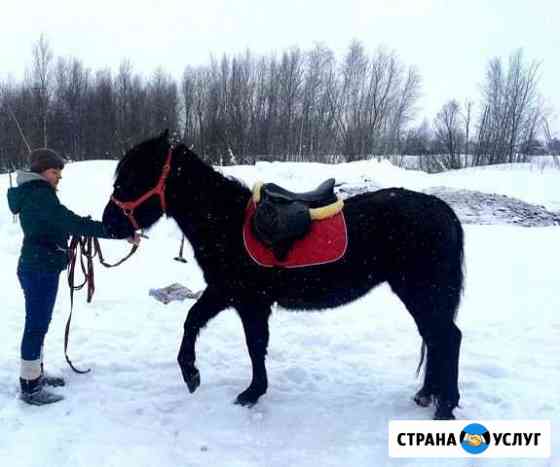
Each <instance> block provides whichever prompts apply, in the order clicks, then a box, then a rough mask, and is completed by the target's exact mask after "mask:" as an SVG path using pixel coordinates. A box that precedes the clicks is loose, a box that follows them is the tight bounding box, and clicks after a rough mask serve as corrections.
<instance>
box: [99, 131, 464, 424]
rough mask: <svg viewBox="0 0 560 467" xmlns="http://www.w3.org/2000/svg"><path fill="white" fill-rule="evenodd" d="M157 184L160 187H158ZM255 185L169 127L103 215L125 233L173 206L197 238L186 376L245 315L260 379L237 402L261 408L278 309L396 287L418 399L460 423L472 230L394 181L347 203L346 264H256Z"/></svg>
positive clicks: (128, 171) (140, 152)
mask: <svg viewBox="0 0 560 467" xmlns="http://www.w3.org/2000/svg"><path fill="white" fill-rule="evenodd" d="M154 187H155V188H154ZM250 197H251V190H249V189H248V188H247V187H246V186H245V185H243V184H242V183H240V182H239V181H237V180H235V179H231V178H227V177H225V176H223V175H222V174H220V173H218V172H217V171H215V170H214V169H213V168H212V167H210V166H209V165H207V164H206V163H204V162H203V161H202V160H201V159H200V158H199V157H197V156H196V155H195V154H194V153H193V152H192V151H190V150H189V149H188V148H187V147H186V146H184V145H183V144H179V145H177V146H176V147H171V145H170V143H169V141H168V135H167V132H164V133H162V134H161V135H160V136H159V137H156V138H153V139H150V140H147V141H145V142H143V143H141V144H138V145H137V146H135V147H133V148H132V149H131V150H129V151H128V153H127V154H126V155H125V157H124V158H123V159H122V160H121V161H120V163H119V165H118V167H117V170H116V176H115V183H114V192H113V196H112V197H111V200H110V201H109V203H108V204H107V206H106V208H105V212H104V214H103V222H104V223H105V224H106V225H107V226H109V227H110V228H111V229H112V230H114V231H115V232H121V233H122V232H130V230H131V228H132V226H134V228H136V229H138V228H148V227H150V226H152V225H153V224H154V223H155V222H156V221H157V220H158V219H160V218H161V217H162V215H163V214H164V213H165V214H166V215H167V216H168V217H172V218H173V219H174V220H175V221H176V222H177V224H178V225H179V227H180V228H181V230H182V231H183V233H184V234H185V235H186V237H187V238H188V240H189V242H190V243H191V245H192V247H193V250H194V255H195V258H196V261H197V262H198V264H199V266H200V267H201V269H202V271H203V273H204V278H205V280H206V283H207V287H206V289H205V290H204V292H203V293H202V295H201V296H200V298H199V299H198V301H197V302H196V303H195V304H194V305H193V306H192V308H191V309H190V310H189V312H188V315H187V318H186V321H185V325H184V336H183V340H182V343H181V348H180V351H179V355H178V363H179V365H180V367H181V371H182V374H183V378H184V380H185V382H186V384H187V386H188V388H189V391H190V392H191V393H192V392H194V391H195V390H196V389H197V388H198V386H199V384H200V373H199V371H198V369H197V368H196V366H195V343H196V339H197V336H198V334H199V332H200V330H201V329H202V328H203V327H204V326H205V325H206V324H207V323H208V321H209V320H211V319H212V318H214V317H215V316H216V315H217V314H218V313H220V312H221V311H222V310H224V309H226V308H228V307H233V308H234V309H235V310H236V311H237V313H238V314H239V316H240V318H241V322H242V323H243V329H244V331H245V337H246V342H247V347H248V350H249V355H250V357H251V362H252V367H253V377H252V381H251V384H250V385H249V387H248V388H247V389H246V390H245V391H243V392H241V393H240V394H239V395H238V396H237V399H236V403H238V404H241V405H245V406H252V405H254V404H255V403H256V402H257V401H258V399H259V397H260V396H262V395H263V394H264V393H265V392H266V390H267V386H268V381H267V373H266V367H265V356H266V353H267V346H268V339H269V328H268V318H269V316H270V313H271V305H272V304H273V303H274V302H277V303H278V304H280V305H281V306H282V307H285V308H288V309H300V310H301V309H324V308H332V307H336V306H339V305H343V304H345V303H348V302H351V301H352V300H355V299H357V298H358V297H361V296H363V295H364V294H366V293H367V292H368V291H369V290H371V289H372V288H373V287H375V286H377V285H379V284H380V283H382V282H385V281H386V282H388V283H389V285H390V286H391V289H392V290H393V292H394V293H395V294H396V295H397V296H398V297H399V298H400V299H401V300H402V302H403V303H404V305H405V306H406V308H407V309H408V311H409V312H410V314H411V315H412V317H413V318H414V321H415V322H416V325H417V327H418V330H419V332H420V335H421V336H422V339H423V343H424V345H423V346H422V358H421V360H420V364H419V367H418V369H420V368H421V366H422V364H423V362H424V356H425V351H426V349H427V355H426V361H425V363H426V365H425V377H424V384H423V386H422V388H421V389H420V390H419V391H418V393H417V394H416V395H415V397H414V400H415V401H416V403H417V404H419V405H421V406H428V405H429V404H430V403H432V402H434V404H435V407H436V411H435V418H436V419H452V418H454V416H453V409H454V408H455V407H456V406H457V404H458V401H459V390H458V360H459V347H460V343H461V331H460V330H459V329H458V328H457V326H456V325H455V322H454V320H455V316H456V313H457V309H458V306H459V301H460V296H461V292H462V286H463V265H462V263H463V230H462V227H461V224H460V222H459V220H458V218H457V216H456V215H455V213H454V212H453V210H452V209H451V208H450V207H449V206H448V205H447V204H446V203H444V202H443V201H442V200H440V199H438V198H436V197H434V196H430V195H426V194H423V193H417V192H414V191H409V190H404V189H398V188H391V189H383V190H379V191H375V192H370V193H363V194H359V195H357V196H353V197H351V198H348V199H346V200H345V204H344V211H343V212H344V216H345V219H346V224H347V232H348V248H347V250H346V252H345V254H344V256H343V257H342V258H341V259H339V260H338V261H337V262H334V263H329V264H323V265H318V266H311V267H304V268H295V269H286V268H277V267H273V268H266V267H262V266H259V265H258V264H256V263H255V262H254V261H253V260H252V258H251V257H249V255H248V254H247V253H246V250H245V247H244V243H243V238H242V226H243V222H244V212H245V208H246V206H247V203H248V201H249V200H250Z"/></svg>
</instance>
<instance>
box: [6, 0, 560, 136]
mask: <svg viewBox="0 0 560 467" xmlns="http://www.w3.org/2000/svg"><path fill="white" fill-rule="evenodd" d="M2 3H3V4H2V6H1V8H0V15H1V21H0V24H1V28H0V78H2V77H5V76H6V75H7V74H12V75H14V76H15V77H16V78H19V77H21V76H22V75H23V71H24V69H25V67H26V66H27V65H29V64H30V62H31V49H32V45H33V43H35V42H36V41H37V39H38V37H39V35H40V33H41V32H44V33H46V34H47V37H48V39H49V42H50V45H51V47H52V49H53V51H54V53H55V55H56V56H76V57H78V58H80V59H82V61H83V62H84V64H85V65H86V66H89V67H91V68H94V69H97V68H101V67H106V66H108V67H110V68H112V69H113V70H117V68H118V65H119V63H120V62H121V60H122V59H123V58H129V59H130V60H131V61H132V63H133V64H134V67H135V70H136V71H140V72H142V73H144V74H146V75H148V74H150V73H151V72H152V71H153V70H154V69H155V68H156V67H158V66H163V68H164V69H165V70H167V71H168V72H170V73H172V74H173V75H174V76H176V77H180V76H181V74H182V71H183V69H184V67H185V66H186V65H188V64H190V65H198V64H205V63H208V59H209V55H210V53H214V54H215V55H217V56H220V55H221V54H222V53H223V52H226V53H229V54H231V53H237V52H242V51H244V50H245V49H246V48H250V49H251V50H252V51H253V52H255V53H263V54H268V53H269V52H271V51H278V52H281V51H283V50H285V49H286V48H288V47H290V46H292V45H299V46H300V47H302V48H303V49H309V48H311V47H312V46H313V44H314V43H315V42H323V43H324V44H326V45H327V46H328V47H330V48H331V49H333V50H334V51H335V52H336V53H337V56H338V57H339V58H340V57H341V56H342V54H343V53H344V51H345V50H346V48H347V47H348V45H349V44H350V41H351V40H352V39H353V38H356V39H359V40H361V41H362V42H363V44H364V46H365V47H366V50H367V51H369V52H373V51H374V50H375V48H376V47H377V46H379V45H385V46H387V47H389V48H392V49H395V50H396V51H397V53H398V54H399V56H400V57H401V59H402V60H403V61H404V63H405V64H407V65H412V64H414V65H416V66H417V67H418V69H419V71H420V74H421V76H422V78H423V97H422V100H421V102H420V105H421V106H422V107H423V110H422V111H421V112H420V115H419V116H420V117H422V116H424V115H425V116H427V117H429V118H430V120H431V119H432V117H433V116H434V115H435V113H436V112H437V111H438V110H439V108H440V107H441V105H442V104H443V103H444V102H445V101H447V100H448V99H451V98H457V99H458V100H459V101H463V100H464V99H465V98H472V99H473V100H475V102H476V101H477V100H478V97H479V90H478V89H479V83H480V82H481V81H482V80H483V77H484V70H485V67H486V64H487V62H488V60H489V59H490V58H491V57H494V56H501V57H504V58H507V56H508V55H509V54H510V53H511V52H512V51H513V50H515V49H517V48H519V47H522V48H523V49H524V50H525V56H526V57H527V58H529V59H531V60H533V59H535V60H539V61H541V62H542V65H541V75H542V77H541V88H540V89H541V92H542V94H543V95H544V96H545V97H546V98H547V102H548V104H549V105H550V106H551V107H553V108H554V111H555V113H558V112H560V80H559V78H560V61H559V59H558V56H559V54H560V32H559V27H558V18H560V1H558V0H468V1H467V0H450V1H445V0H336V1H332V0H322V1H320V0H283V1H275V2H270V1H266V0H231V1H227V0H198V1H197V2H192V1H188V0H181V1H178V0H166V1H155V0H130V1H129V0H112V1H108V0H97V1H95V2H80V1H76V0H73V1H69V0H50V1H43V0H42V1H36V0H32V1H27V2H22V3H20V2H17V1H14V0H7V1H5V2H2ZM556 122H557V123H556V124H555V126H554V129H555V130H556V132H560V126H559V125H558V120H556Z"/></svg>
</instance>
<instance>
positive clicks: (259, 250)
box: [243, 200, 348, 268]
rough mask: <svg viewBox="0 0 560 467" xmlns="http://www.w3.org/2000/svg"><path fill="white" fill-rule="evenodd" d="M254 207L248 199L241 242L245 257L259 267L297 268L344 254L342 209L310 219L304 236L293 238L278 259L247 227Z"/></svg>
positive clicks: (344, 233)
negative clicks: (287, 251) (286, 254)
mask: <svg viewBox="0 0 560 467" xmlns="http://www.w3.org/2000/svg"><path fill="white" fill-rule="evenodd" d="M255 210H256V206H255V203H254V202H253V200H251V201H249V204H248V205H247V208H246V209H245V222H244V224H243V241H244V243H245V249H246V250H247V253H248V254H249V256H250V257H251V258H252V259H253V260H254V261H255V262H256V263H257V264H258V265H260V266H264V267H281V268H301V267H307V266H316V265H319V264H326V263H332V262H334V261H337V260H339V259H340V258H342V257H343V256H344V253H345V252H346V247H347V246H348V233H347V231H346V222H345V220H344V214H343V212H342V211H341V212H339V213H338V214H336V215H334V216H333V217H329V218H328V219H322V220H318V221H313V222H312V223H311V228H310V229H309V232H308V233H307V234H306V235H305V237H303V238H301V239H299V240H296V241H295V242H294V244H293V245H292V248H291V249H290V251H289V253H288V256H287V257H286V259H285V260H284V261H278V260H277V259H276V257H275V256H274V254H273V253H272V250H271V249H269V248H267V247H266V246H265V245H264V244H263V243H261V242H260V241H259V240H258V239H257V237H255V234H254V233H253V228H252V226H251V223H252V220H253V215H254V214H255Z"/></svg>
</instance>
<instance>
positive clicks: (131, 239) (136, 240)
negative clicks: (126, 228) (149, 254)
mask: <svg viewBox="0 0 560 467" xmlns="http://www.w3.org/2000/svg"><path fill="white" fill-rule="evenodd" d="M140 239H141V237H140V235H139V234H137V233H136V232H134V235H133V236H132V237H128V238H127V239H126V241H127V242H128V243H130V244H132V245H136V246H138V245H140Z"/></svg>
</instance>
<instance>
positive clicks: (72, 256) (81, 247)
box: [64, 147, 173, 374]
mask: <svg viewBox="0 0 560 467" xmlns="http://www.w3.org/2000/svg"><path fill="white" fill-rule="evenodd" d="M172 152H173V147H171V148H169V152H168V153H167V158H166V160H165V164H164V165H163V168H162V170H161V175H160V177H159V180H158V182H157V185H156V186H155V187H154V188H152V189H151V190H149V191H147V192H146V193H144V194H143V195H142V196H140V197H139V198H137V199H135V200H133V201H119V200H118V199H117V198H115V197H114V196H111V201H112V202H113V203H115V204H116V205H117V206H118V207H119V208H120V209H121V210H122V212H123V214H124V215H125V216H126V217H127V218H128V220H129V222H130V223H131V224H132V226H133V227H134V229H135V230H139V229H140V226H139V225H138V222H136V218H135V217H134V210H135V209H136V208H137V207H138V206H140V205H141V204H142V203H143V202H144V201H146V200H147V199H148V198H150V197H152V196H154V195H157V196H159V200H160V205H161V209H162V211H163V213H164V214H165V213H166V208H167V205H166V202H165V183H166V181H167V177H168V175H169V172H170V171H171V154H172ZM137 249H138V245H136V244H135V245H133V247H132V249H131V250H130V253H128V255H126V256H125V257H124V258H123V259H121V260H120V261H118V262H116V263H114V264H109V263H106V262H105V260H104V258H103V253H102V252H101V246H100V245H99V240H98V239H97V238H93V237H72V240H71V241H70V246H69V248H68V254H69V264H68V286H69V287H70V315H69V316H68V321H67V322H66V329H65V331H64V357H65V358H66V362H67V363H68V365H70V368H72V370H74V371H75V372H76V373H81V374H83V373H89V372H90V371H91V368H88V369H87V370H79V369H78V368H76V367H75V366H74V365H73V364H72V362H71V360H70V358H69V357H68V340H69V335H70V322H71V321H72V310H73V308H74V291H75V290H81V289H82V288H83V287H84V286H85V285H86V284H87V302H88V303H90V302H91V300H92V298H93V293H94V292H95V281H94V269H93V258H95V257H96V256H97V257H98V258H99V262H100V263H101V264H102V265H103V266H105V267H106V268H114V267H116V266H119V265H121V264H122V263H124V262H125V261H126V260H127V259H128V258H130V257H131V256H132V255H133V254H134V253H135V252H136V250H137ZM78 256H79V257H80V267H81V269H82V274H83V275H84V281H83V282H82V283H81V284H79V285H75V284H74V279H75V277H74V276H75V270H76V259H77V258H78ZM84 258H85V260H84Z"/></svg>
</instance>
